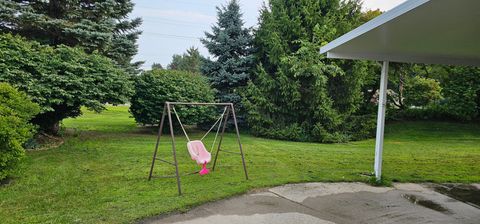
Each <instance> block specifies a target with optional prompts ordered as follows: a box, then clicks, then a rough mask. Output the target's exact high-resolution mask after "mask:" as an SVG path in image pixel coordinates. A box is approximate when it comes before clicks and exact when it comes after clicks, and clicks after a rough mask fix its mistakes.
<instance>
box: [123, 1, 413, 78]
mask: <svg viewBox="0 0 480 224" xmlns="http://www.w3.org/2000/svg"><path fill="white" fill-rule="evenodd" d="M404 1H405V0H363V6H364V8H365V9H380V10H382V11H387V10H390V9H391V8H393V7H395V6H397V5H399V4H400V3H402V2H404ZM133 2H134V3H135V9H134V11H133V13H132V15H131V17H142V18H143V24H142V26H141V27H140V30H142V31H143V34H142V35H141V36H140V38H139V40H138V45H139V49H138V54H137V55H136V56H135V58H134V61H145V64H144V65H143V68H144V69H149V68H150V66H151V64H152V63H154V62H156V63H161V64H162V65H163V66H164V67H165V66H166V65H167V64H168V63H170V61H171V59H172V55H173V54H182V53H183V52H185V51H186V49H187V48H189V47H191V46H194V47H198V48H199V50H200V53H201V54H202V55H205V56H208V51H207V49H205V48H204V47H203V46H202V44H201V43H200V38H202V37H203V36H204V32H205V31H208V32H210V30H211V28H210V27H211V24H213V23H215V21H216V10H215V6H218V5H221V4H225V3H226V2H227V0H133ZM239 3H240V7H241V10H242V12H243V19H244V21H245V25H246V26H249V27H250V26H255V25H256V24H257V18H258V14H259V9H260V8H261V6H262V4H263V0H239Z"/></svg>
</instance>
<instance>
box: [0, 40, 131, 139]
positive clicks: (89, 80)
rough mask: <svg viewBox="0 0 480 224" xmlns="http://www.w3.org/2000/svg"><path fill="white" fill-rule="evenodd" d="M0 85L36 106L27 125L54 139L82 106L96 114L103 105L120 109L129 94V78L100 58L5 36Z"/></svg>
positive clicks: (1, 47) (0, 54)
mask: <svg viewBox="0 0 480 224" xmlns="http://www.w3.org/2000/svg"><path fill="white" fill-rule="evenodd" d="M0 82H8V83H10V84H12V85H13V86H15V87H17V88H18V89H20V90H22V91H24V92H26V93H27V94H28V95H29V96H30V97H31V98H32V100H33V101H34V102H36V103H38V104H39V105H40V106H41V111H40V114H38V115H37V116H35V118H34V119H33V122H34V123H35V124H38V125H40V128H41V129H42V130H43V131H46V132H49V133H57V131H58V127H59V126H58V125H59V122H60V121H61V120H63V119H64V118H67V117H76V116H78V115H80V114H81V111H80V108H81V107H82V106H86V107H87V108H89V109H92V110H95V111H100V110H103V109H104V104H105V103H107V102H108V103H114V104H115V103H124V102H125V101H126V100H127V99H128V96H129V95H130V94H131V92H132V90H131V86H130V85H131V81H130V77H129V76H128V75H127V74H126V73H125V72H124V70H123V69H120V68H118V66H116V65H115V63H114V62H113V61H112V60H110V59H108V58H106V57H104V56H102V55H99V54H97V53H92V54H86V53H85V52H83V50H81V49H79V48H70V47H67V46H64V45H59V46H58V47H57V48H53V47H50V46H45V45H41V44H39V43H37V42H34V41H27V40H25V39H24V38H20V37H18V36H15V37H14V36H12V35H10V34H7V35H0Z"/></svg>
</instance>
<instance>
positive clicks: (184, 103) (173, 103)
mask: <svg viewBox="0 0 480 224" xmlns="http://www.w3.org/2000/svg"><path fill="white" fill-rule="evenodd" d="M165 103H166V104H170V105H214V106H232V105H233V103H187V102H165Z"/></svg>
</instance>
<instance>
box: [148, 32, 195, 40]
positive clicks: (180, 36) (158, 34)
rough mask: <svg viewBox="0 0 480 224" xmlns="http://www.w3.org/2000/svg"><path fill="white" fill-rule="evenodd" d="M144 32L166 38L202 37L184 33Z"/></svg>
mask: <svg viewBox="0 0 480 224" xmlns="http://www.w3.org/2000/svg"><path fill="white" fill-rule="evenodd" d="M143 33H147V34H152V35H157V36H161V37H166V38H184V39H196V40H200V39H201V38H200V37H193V36H183V35H175V34H166V33H155V32H145V31H144V32H143Z"/></svg>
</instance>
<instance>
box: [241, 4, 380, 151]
mask: <svg viewBox="0 0 480 224" xmlns="http://www.w3.org/2000/svg"><path fill="white" fill-rule="evenodd" d="M360 8H361V5H360V3H359V1H356V0H354V1H340V0H328V1H314V0H301V1H293V0H287V1H280V0H272V1H269V5H268V7H264V8H263V9H262V11H261V15H260V26H259V28H258V30H256V32H255V34H256V36H255V47H256V51H257V54H256V56H257V59H258V63H257V70H256V73H255V75H256V76H255V78H254V80H253V82H251V83H250V84H249V88H248V91H247V95H248V96H249V97H248V99H247V100H246V101H245V106H246V107H247V108H248V111H249V113H248V121H249V124H250V126H251V128H252V132H253V133H254V134H256V135H260V136H266V137H272V138H280V139H289V140H297V141H320V142H342V141H348V140H351V139H358V138H362V137H365V136H364V134H362V136H356V134H357V133H360V132H361V133H365V131H364V130H367V131H366V132H367V133H369V134H371V133H373V127H374V125H372V124H374V120H373V119H372V116H370V115H362V114H357V112H358V111H359V107H360V105H361V103H362V100H363V99H362V92H361V90H362V86H363V85H364V83H365V82H366V80H368V79H369V77H368V76H371V74H369V72H368V71H369V68H368V66H367V65H369V64H368V63H367V62H352V61H338V60H335V61H333V60H327V59H325V58H324V56H323V55H320V54H319V53H318V51H319V49H320V46H321V45H322V44H325V43H327V42H328V41H330V40H333V39H334V38H335V37H338V36H339V35H341V34H343V33H346V32H347V31H349V30H351V29H352V28H354V27H356V26H357V25H358V24H359V23H360V22H361V17H360V16H361V12H360ZM354 122H356V123H355V124H354ZM358 129H361V131H359V130H358Z"/></svg>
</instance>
